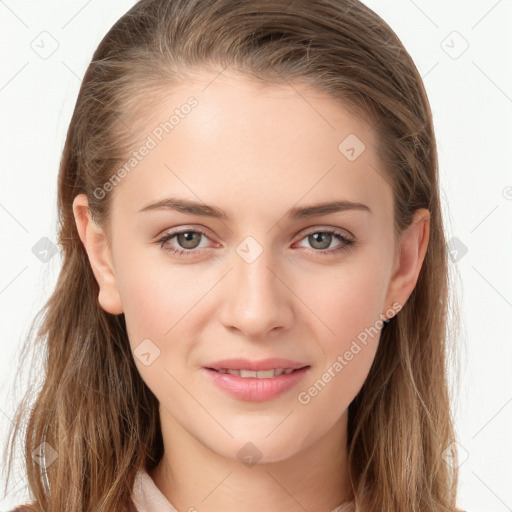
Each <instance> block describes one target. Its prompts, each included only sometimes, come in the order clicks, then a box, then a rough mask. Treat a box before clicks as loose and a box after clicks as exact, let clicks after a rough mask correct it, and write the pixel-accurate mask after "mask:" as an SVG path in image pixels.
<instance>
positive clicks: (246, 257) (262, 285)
mask: <svg viewBox="0 0 512 512" xmlns="http://www.w3.org/2000/svg"><path fill="white" fill-rule="evenodd" d="M233 266H234V269H233V271H232V272H230V277H231V278H230V280H229V282H230V283H231V286H230V287H229V291H228V294H227V297H226V302H225V304H224V310H223V315H222V321H223V323H224V325H225V326H226V327H236V328H237V329H239V330H240V331H242V332H244V333H245V334H246V335H247V336H252V337H260V336H265V335H266V334H267V332H269V331H271V330H272V329H275V328H276V327H284V326H286V325H288V322H289V321H290V319H291V316H292V312H291V304H290V303H289V301H288V299H287V298H286V290H287V288H286V286H285V285H284V284H283V283H282V282H281V280H280V279H279V278H278V277H277V276H278V275H279V270H278V269H279V267H280V266H279V264H278V262H277V261H276V260H275V258H273V255H272V251H271V249H269V248H264V247H263V246H262V245H261V244H260V243H259V242H258V241H257V240H256V239H255V238H254V237H251V236H248V237H246V238H245V239H244V240H243V241H242V242H241V243H240V244H239V245H238V246H237V247H236V249H235V254H233ZM274 267H275V268H274ZM276 274H277V275H276Z"/></svg>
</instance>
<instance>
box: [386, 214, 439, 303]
mask: <svg viewBox="0 0 512 512" xmlns="http://www.w3.org/2000/svg"><path fill="white" fill-rule="evenodd" d="M429 236H430V212H429V211H428V210H427V209H425V208H421V209H419V210H416V212H415V213H414V216H413V219H412V222H411V224H410V225H409V226H408V227H407V228H406V229H405V230H404V232H403V233H402V236H401V238H400V244H399V253H398V254H397V255H396V257H395V264H394V268H393V275H392V277H391V280H390V282H389V286H388V291H387V296H386V305H391V304H393V303H394V302H398V303H399V304H400V305H401V306H403V305H404V304H405V303H406V301H407V299H408V298H409V296H410V295H411V293H412V292H413V290H414V287H415V286H416V283H417V281H418V276H419V274H420V270H421V266H422V264H423V260H424V259H425V254H426V252H427V246H428V241H429Z"/></svg>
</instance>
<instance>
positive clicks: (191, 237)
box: [157, 229, 208, 257]
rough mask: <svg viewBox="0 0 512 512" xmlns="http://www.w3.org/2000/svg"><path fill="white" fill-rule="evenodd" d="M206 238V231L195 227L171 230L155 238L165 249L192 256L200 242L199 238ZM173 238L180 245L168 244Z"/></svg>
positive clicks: (179, 254)
mask: <svg viewBox="0 0 512 512" xmlns="http://www.w3.org/2000/svg"><path fill="white" fill-rule="evenodd" d="M202 237H205V238H208V237H207V235H206V233H203V231H200V230H197V229H185V230H181V231H173V232H171V233H167V234H165V235H164V236H163V237H162V238H160V239H159V240H157V243H159V244H160V247H161V248H162V249H164V250H166V251H170V252H172V253H174V254H177V255H178V256H185V257H186V256H194V255H195V254H196V253H197V251H196V249H197V248H198V247H199V244H200V242H201V238H202ZM173 238H176V242H177V243H178V244H179V246H181V248H180V247H175V246H173V245H170V244H168V243H167V242H170V241H171V240H172V239H173Z"/></svg>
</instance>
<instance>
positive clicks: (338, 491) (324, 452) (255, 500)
mask: <svg viewBox="0 0 512 512" xmlns="http://www.w3.org/2000/svg"><path fill="white" fill-rule="evenodd" d="M161 413H162V414H164V415H165V416H162V435H163V439H164V456H163V458H162V460H161V461H160V463H159V464H158V465H157V467H156V468H155V469H154V470H152V471H151V472H150V476H151V478H152V479H153V481H154V482H155V484H156V486H157V487H158V488H159V489H160V491H161V492H162V494H163V495H164V496H165V497H166V498H167V500H168V501H169V502H170V503H171V504H172V505H173V506H174V507H175V508H176V509H178V510H196V509H197V510H201V512H214V511H219V510H244V511H245V512H260V511H261V510H265V511H266V512H278V511H279V512H282V511H283V510H287V511H289V512H304V510H308V511H311V512H316V511H318V512H320V511H322V512H325V511H331V510H333V509H334V508H336V507H337V506H338V505H340V504H342V503H345V502H346V501H350V500H352V499H353V494H352V492H351V489H350V482H349V477H348V464H347V451H346V430H347V418H348V413H347V412H346V413H345V414H344V415H343V416H342V417H341V418H340V419H339V420H338V422H337V423H336V424H335V425H334V426H333V427H332V428H331V429H330V430H329V431H328V432H327V433H326V434H325V435H324V436H323V437H322V438H321V439H319V440H318V441H316V442H315V443H313V444H311V445H310V446H308V447H307V448H305V449H303V450H302V451H300V452H297V453H295V454H293V455H292V456H291V457H288V458H286V459H284V460H279V461H276V462H268V463H256V464H253V465H250V466H248V465H245V464H243V463H241V462H240V461H239V460H238V459H236V458H229V457H225V456H222V455H219V454H218V453H216V452H214V451H212V450H210V449H209V448H208V447H206V446H205V445H204V444H202V443H200V442H199V441H198V440H197V439H196V438H195V437H193V436H191V435H190V434H189V433H188V432H186V431H184V430H183V429H181V427H180V426H179V425H178V424H177V423H176V422H174V420H173V419H172V418H171V417H170V415H168V413H165V412H164V411H163V410H161ZM172 439H179V441H180V442H174V443H171V440H172ZM242 444H243V443H242Z"/></svg>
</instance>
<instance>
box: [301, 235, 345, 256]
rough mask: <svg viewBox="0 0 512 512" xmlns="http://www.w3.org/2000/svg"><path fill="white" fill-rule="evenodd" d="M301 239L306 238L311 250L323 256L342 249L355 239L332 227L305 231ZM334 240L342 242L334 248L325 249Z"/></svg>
mask: <svg viewBox="0 0 512 512" xmlns="http://www.w3.org/2000/svg"><path fill="white" fill-rule="evenodd" d="M302 240H307V241H308V243H309V244H311V247H312V248H313V249H314V251H313V252H315V253H318V254H321V255H325V256H329V255H332V254H333V253H338V252H340V251H344V250H346V249H349V248H350V247H351V246H353V245H354V244H355V241H354V240H352V239H350V238H348V237H347V236H346V235H345V234H344V233H342V232H340V231H338V230H333V229H325V230H321V231H320V230H317V231H310V232H309V233H306V235H305V237H304V238H303V239H302ZM335 240H339V241H340V242H342V243H341V244H338V245H337V246H336V247H335V248H334V249H332V250H328V251H327V250H326V249H328V248H329V247H330V246H331V243H332V242H333V241H335Z"/></svg>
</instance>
